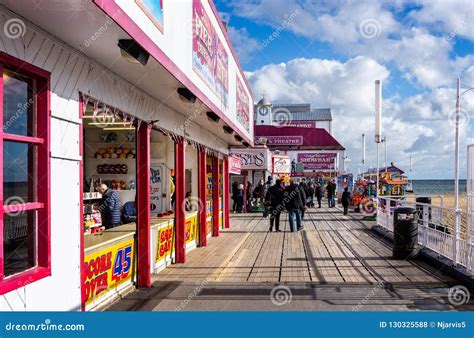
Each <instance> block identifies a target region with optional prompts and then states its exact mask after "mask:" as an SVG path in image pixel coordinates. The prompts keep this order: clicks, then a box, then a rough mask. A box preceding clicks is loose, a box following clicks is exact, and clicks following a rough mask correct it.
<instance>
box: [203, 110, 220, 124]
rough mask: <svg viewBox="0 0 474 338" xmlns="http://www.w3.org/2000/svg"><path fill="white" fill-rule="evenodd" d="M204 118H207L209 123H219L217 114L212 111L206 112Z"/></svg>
mask: <svg viewBox="0 0 474 338" xmlns="http://www.w3.org/2000/svg"><path fill="white" fill-rule="evenodd" d="M206 116H207V119H208V120H209V121H211V122H215V123H217V122H219V120H220V117H219V116H217V114H216V113H214V112H213V111H208V112H207V113H206Z"/></svg>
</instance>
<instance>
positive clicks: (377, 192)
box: [376, 142, 380, 198]
mask: <svg viewBox="0 0 474 338" xmlns="http://www.w3.org/2000/svg"><path fill="white" fill-rule="evenodd" d="M379 144H380V143H379V142H377V185H376V189H377V190H376V197H377V198H378V196H379V176H380V175H379V171H380V165H379Z"/></svg>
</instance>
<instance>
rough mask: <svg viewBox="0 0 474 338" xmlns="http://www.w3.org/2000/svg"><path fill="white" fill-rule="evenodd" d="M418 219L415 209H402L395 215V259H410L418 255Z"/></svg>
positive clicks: (397, 210) (396, 211) (396, 210)
mask: <svg viewBox="0 0 474 338" xmlns="http://www.w3.org/2000/svg"><path fill="white" fill-rule="evenodd" d="M417 244H418V219H417V213H416V210H415V209H414V208H410V207H400V208H397V209H395V212H394V214H393V258H394V259H408V258H412V257H415V256H416V255H417V254H418V249H417Z"/></svg>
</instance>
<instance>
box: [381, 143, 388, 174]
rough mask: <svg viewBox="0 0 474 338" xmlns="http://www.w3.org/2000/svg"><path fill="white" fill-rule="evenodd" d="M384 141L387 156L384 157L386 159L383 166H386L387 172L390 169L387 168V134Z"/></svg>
mask: <svg viewBox="0 0 474 338" xmlns="http://www.w3.org/2000/svg"><path fill="white" fill-rule="evenodd" d="M382 143H383V144H384V148H385V154H384V156H385V158H384V161H383V166H384V168H385V172H387V171H388V169H387V136H384V137H383V138H382Z"/></svg>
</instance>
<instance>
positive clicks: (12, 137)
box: [3, 133, 44, 144]
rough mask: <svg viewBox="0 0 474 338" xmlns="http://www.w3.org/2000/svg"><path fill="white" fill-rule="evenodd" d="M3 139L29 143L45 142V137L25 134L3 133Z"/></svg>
mask: <svg viewBox="0 0 474 338" xmlns="http://www.w3.org/2000/svg"><path fill="white" fill-rule="evenodd" d="M3 139H4V140H6V141H13V142H21V143H29V144H43V143H44V139H42V138H39V137H31V136H23V135H14V134H7V133H4V134H3Z"/></svg>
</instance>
